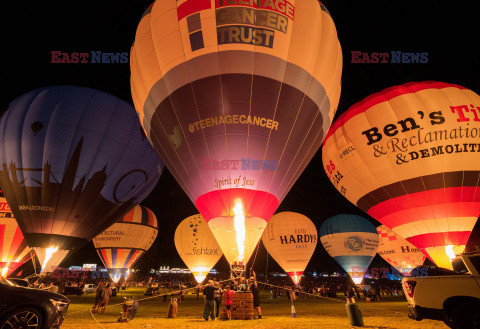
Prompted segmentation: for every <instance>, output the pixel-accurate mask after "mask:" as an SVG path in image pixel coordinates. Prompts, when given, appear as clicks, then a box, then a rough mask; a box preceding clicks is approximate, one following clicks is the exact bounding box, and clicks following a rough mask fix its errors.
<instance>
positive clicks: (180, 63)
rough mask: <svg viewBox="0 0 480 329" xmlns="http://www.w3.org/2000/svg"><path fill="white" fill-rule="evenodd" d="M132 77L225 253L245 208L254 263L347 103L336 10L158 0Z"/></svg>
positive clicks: (160, 147)
mask: <svg viewBox="0 0 480 329" xmlns="http://www.w3.org/2000/svg"><path fill="white" fill-rule="evenodd" d="M246 3H248V4H246ZM130 67H131V89H132V97H133V100H134V104H135V107H136V109H137V112H138V113H139V116H140V120H141V122H142V125H143V127H144V129H145V131H146V134H147V136H148V137H149V139H150V141H151V142H152V145H153V146H154V148H155V149H156V150H157V151H158V152H159V154H160V155H161V157H162V159H163V160H164V161H165V163H166V165H167V167H168V168H169V170H170V172H171V173H172V174H173V175H174V176H175V178H176V180H177V181H178V183H179V184H180V185H181V186H182V188H183V189H184V191H185V192H186V193H187V194H188V196H189V197H190V199H191V200H192V201H193V202H194V203H195V205H196V207H197V209H198V210H199V211H200V213H201V214H202V215H203V217H204V218H205V220H207V222H208V223H209V225H210V227H211V229H212V232H213V233H214V235H215V237H216V238H217V241H218V242H219V244H220V246H221V247H222V250H223V251H224V252H225V253H226V251H227V250H228V248H229V247H231V246H229V245H228V244H229V243H231V242H232V241H235V239H236V236H235V232H236V231H235V228H234V226H235V224H234V211H233V209H234V207H237V209H238V210H240V208H243V215H244V216H246V220H245V226H246V229H247V232H246V237H245V238H246V242H245V246H244V247H245V252H244V260H245V262H246V261H248V258H249V256H250V254H251V252H253V249H254V248H255V246H256V244H257V243H258V240H259V239H260V237H261V234H262V232H263V230H264V227H265V225H266V221H268V219H269V218H270V217H271V216H272V215H273V214H274V212H275V210H276V208H277V207H278V205H279V203H280V202H281V201H282V200H283V198H284V197H285V195H286V194H287V193H288V191H289V190H290V187H291V186H292V185H293V184H294V182H295V181H296V179H297V178H298V176H299V175H300V173H301V172H302V171H303V169H304V168H305V167H306V165H307V164H308V162H309V161H310V159H311V158H312V157H313V155H314V154H315V153H316V151H317V150H318V148H319V147H320V145H321V142H322V140H323V137H324V135H325V134H326V131H327V130H328V127H329V125H330V123H331V121H332V120H333V116H334V114H335V111H336V108H337V105H338V99H339V96H340V79H341V71H342V52H341V48H340V43H339V41H338V38H337V34H336V29H335V25H334V23H333V21H332V18H331V17H330V15H329V13H328V11H327V10H326V9H325V7H324V6H323V5H321V4H319V2H318V1H316V0H296V1H295V2H294V1H287V0H280V1H266V0H261V1H255V2H254V1H250V2H242V3H240V2H239V1H237V0H234V1H228V2H227V1H223V0H217V1H211V0H181V1H175V0H163V1H157V2H155V3H154V4H153V5H152V6H151V7H149V8H148V10H147V11H146V12H145V14H144V15H143V17H142V19H141V21H140V23H139V26H138V28H137V34H136V38H135V43H134V45H133V46H132V49H131V57H130ZM228 232H229V233H228ZM235 248H237V247H235ZM238 249H240V247H238ZM239 253H240V251H237V254H239ZM226 257H227V260H229V261H230V262H232V260H231V258H229V255H228V253H226ZM237 258H241V257H237Z"/></svg>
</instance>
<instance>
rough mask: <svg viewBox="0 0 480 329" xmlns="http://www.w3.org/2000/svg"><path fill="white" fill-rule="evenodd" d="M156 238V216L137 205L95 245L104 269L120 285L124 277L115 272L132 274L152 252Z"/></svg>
mask: <svg viewBox="0 0 480 329" xmlns="http://www.w3.org/2000/svg"><path fill="white" fill-rule="evenodd" d="M157 234H158V222H157V217H156V216H155V214H154V213H153V212H152V211H151V210H150V209H148V208H146V207H142V206H139V205H137V206H135V207H134V208H133V209H132V210H130V211H129V212H128V213H127V214H126V215H125V216H123V218H122V219H121V220H119V221H118V222H116V223H115V224H113V225H112V226H110V227H109V228H107V229H106V230H105V231H103V232H102V233H100V234H99V235H97V236H96V237H95V238H94V239H93V245H94V246H95V249H96V250H97V253H98V256H100V259H101V260H102V262H103V264H104V265H105V267H106V268H107V269H109V271H111V272H110V273H111V274H110V276H111V277H112V279H113V281H114V282H118V280H119V279H120V277H121V275H123V274H125V273H121V271H114V270H113V269H122V270H129V269H130V268H131V267H132V266H133V265H135V263H136V262H137V261H138V260H139V259H140V258H141V257H142V256H143V255H144V254H145V252H146V251H147V250H148V249H150V247H151V246H152V244H153V242H155V239H156V238H157ZM124 272H125V271H124ZM112 273H113V275H112Z"/></svg>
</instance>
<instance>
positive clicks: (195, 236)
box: [175, 214, 222, 284]
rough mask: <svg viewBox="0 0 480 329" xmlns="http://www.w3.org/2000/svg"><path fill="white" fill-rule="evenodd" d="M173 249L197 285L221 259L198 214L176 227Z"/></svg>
mask: <svg viewBox="0 0 480 329" xmlns="http://www.w3.org/2000/svg"><path fill="white" fill-rule="evenodd" d="M175 247H176V248H177V252H178V254H179V255H180V257H181V258H182V260H183V262H184V263H185V265H187V266H188V268H189V269H190V271H191V272H192V273H193V276H194V277H195V280H196V281H197V282H198V283H199V284H200V283H202V282H203V280H205V278H206V277H207V274H208V272H210V270H211V269H212V268H213V267H214V266H215V264H216V263H217V262H218V261H219V260H220V258H221V257H222V251H221V249H220V246H219V245H218V243H217V240H215V237H214V236H213V234H212V231H211V230H210V228H209V227H208V225H207V222H205V220H204V219H203V217H202V215H200V214H198V215H193V216H190V217H188V218H185V219H184V220H183V221H182V222H181V223H180V224H179V225H178V227H177V230H176V231H175Z"/></svg>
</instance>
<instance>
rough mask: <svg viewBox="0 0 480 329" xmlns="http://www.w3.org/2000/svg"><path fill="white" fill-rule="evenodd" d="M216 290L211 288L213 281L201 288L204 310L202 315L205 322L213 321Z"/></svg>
mask: <svg viewBox="0 0 480 329" xmlns="http://www.w3.org/2000/svg"><path fill="white" fill-rule="evenodd" d="M217 289H218V288H216V287H214V286H213V281H212V280H209V281H208V284H207V285H206V286H205V287H204V288H203V295H204V296H205V309H204V311H203V315H204V318H205V321H208V319H209V318H211V319H212V321H213V320H215V290H217Z"/></svg>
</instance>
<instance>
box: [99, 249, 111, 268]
mask: <svg viewBox="0 0 480 329" xmlns="http://www.w3.org/2000/svg"><path fill="white" fill-rule="evenodd" d="M100 253H101V257H100V258H102V259H103V264H104V265H105V267H107V268H110V267H111V264H110V262H109V259H108V257H107V251H106V250H105V249H101V250H100Z"/></svg>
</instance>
